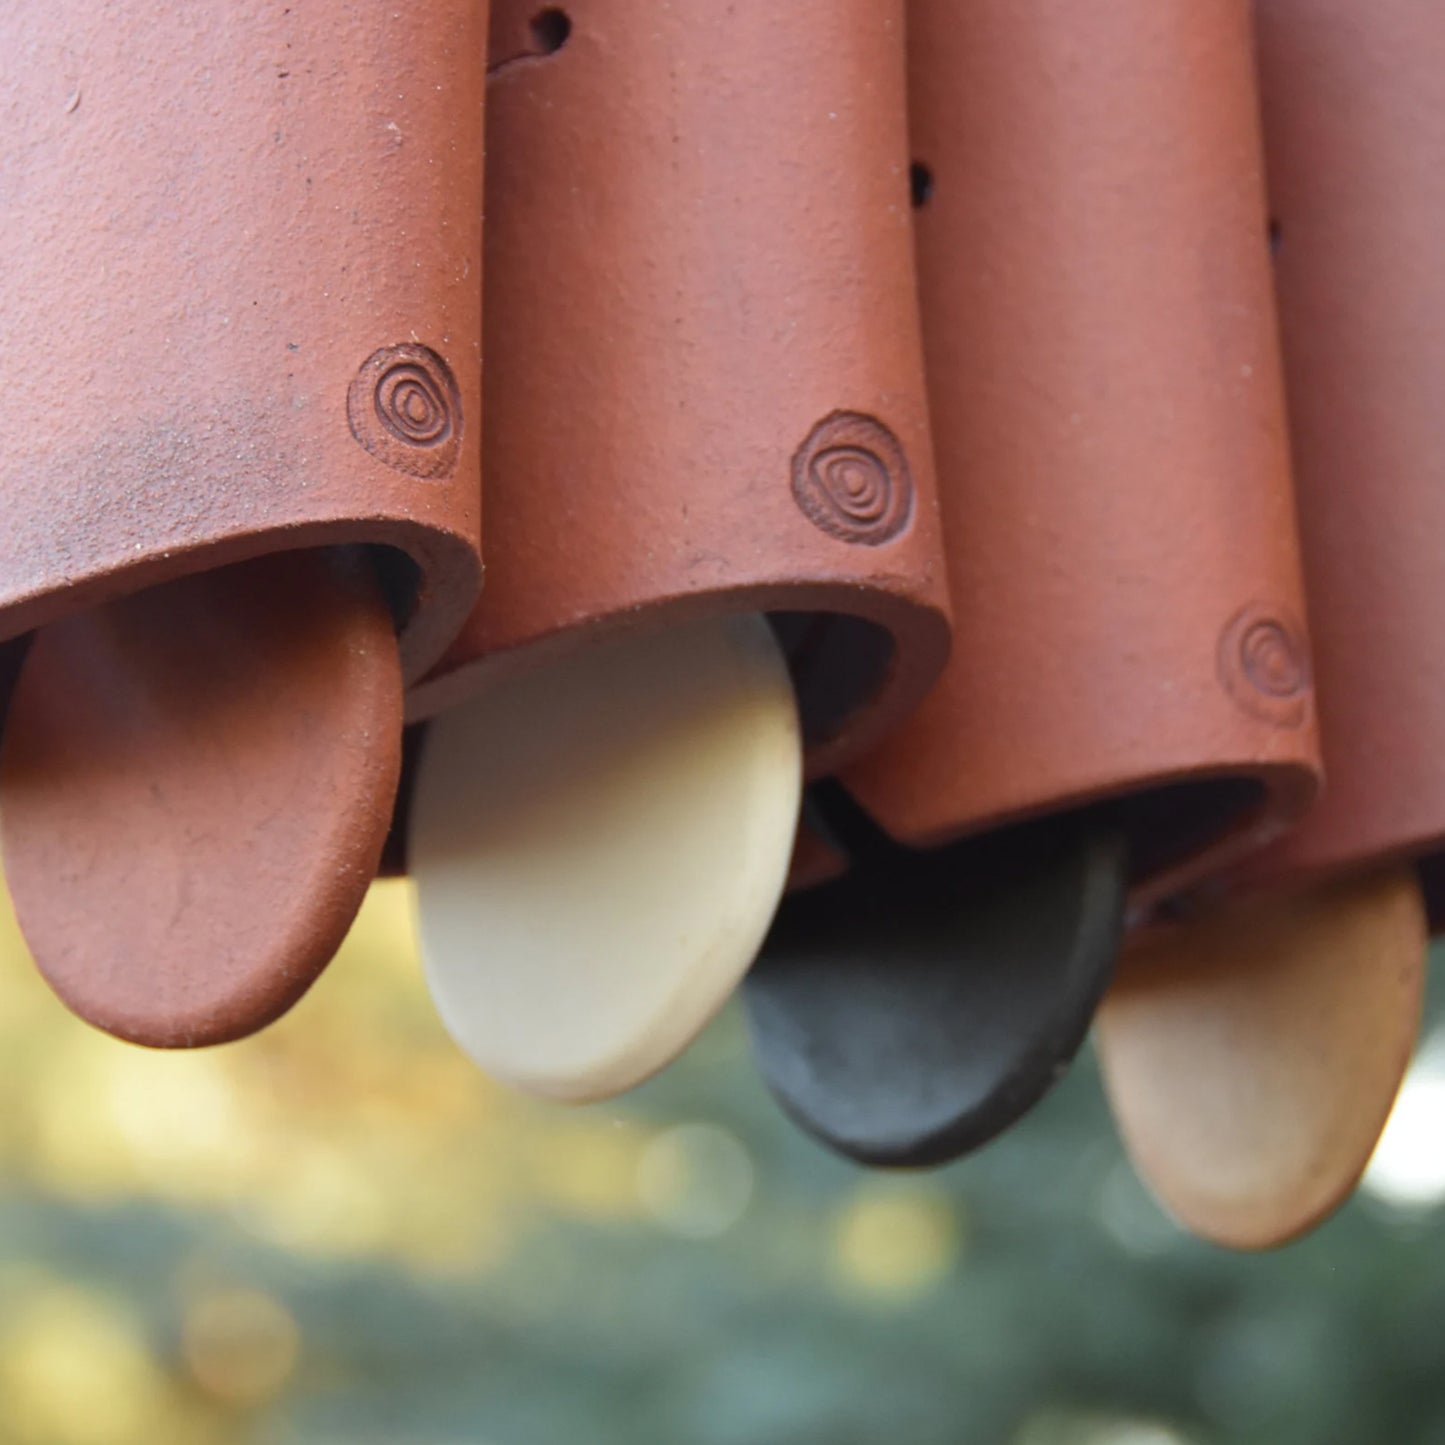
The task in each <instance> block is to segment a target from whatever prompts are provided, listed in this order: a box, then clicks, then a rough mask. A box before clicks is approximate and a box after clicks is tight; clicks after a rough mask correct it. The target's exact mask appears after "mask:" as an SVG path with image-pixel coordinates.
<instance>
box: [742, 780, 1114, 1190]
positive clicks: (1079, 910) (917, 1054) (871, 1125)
mask: <svg viewBox="0 0 1445 1445" xmlns="http://www.w3.org/2000/svg"><path fill="white" fill-rule="evenodd" d="M804 816H805V818H806V820H807V822H808V824H809V825H810V826H812V827H814V828H816V829H818V830H819V831H821V832H822V833H824V834H825V835H826V836H828V837H830V838H831V839H832V840H833V841H835V842H836V843H837V844H839V845H840V846H841V847H842V849H843V851H845V852H846V853H847V854H848V855H849V857H850V858H851V859H852V863H853V867H852V870H851V871H850V872H849V873H848V874H847V875H846V876H845V877H843V878H841V879H839V880H838V881H836V882H833V883H827V884H824V885H822V886H821V887H818V888H812V889H807V890H805V891H802V892H799V893H796V894H794V895H792V896H791V897H789V898H787V899H785V900H784V903H783V906H782V908H781V910H780V911H779V913H778V916H777V919H776V921H775V922H774V925H773V927H772V930H771V932H770V933H769V935H768V938H767V942H766V943H765V944H764V947H763V951H762V954H761V956H760V958H759V960H758V962H757V964H756V965H755V966H754V967H753V970H752V972H751V973H750V974H749V975H748V978H747V980H746V983H745V984H744V987H743V998H744V1001H745V1005H746V1010H747V1016H748V1024H749V1029H750V1032H751V1036H752V1046H753V1053H754V1056H755V1058H756V1061H757V1065H758V1068H759V1070H760V1071H761V1073H762V1075H763V1077H764V1079H766V1081H767V1084H768V1087H769V1088H770V1089H771V1090H772V1092H773V1094H774V1095H775V1096H776V1098H777V1099H778V1102H779V1103H780V1104H781V1105H782V1107H783V1108H784V1110H785V1111H786V1112H787V1113H788V1114H789V1115H791V1116H792V1118H793V1119H794V1120H795V1121H796V1122H797V1123H798V1124H799V1125H800V1126H801V1127H802V1128H803V1129H805V1130H807V1132H808V1133H810V1134H812V1135H814V1136H815V1137H816V1138H818V1139H819V1140H821V1141H822V1142H823V1143H824V1144H827V1145H829V1146H830V1147H831V1148H833V1149H835V1150H836V1151H838V1152H839V1153H841V1154H844V1155H847V1156H848V1157H850V1158H852V1159H855V1160H857V1161H859V1162H860V1163H863V1164H873V1165H884V1166H895V1167H905V1168H906V1167H920V1166H927V1165H935V1164H942V1163H946V1162H947V1161H948V1160H950V1159H954V1158H957V1157H958V1156H959V1155H961V1154H965V1153H967V1152H968V1151H969V1150H971V1149H976V1148H978V1147H979V1146H980V1145H981V1144H984V1143H986V1142H987V1141H988V1140H990V1139H992V1138H994V1137H995V1136H996V1135H997V1134H999V1133H1001V1132H1002V1131H1003V1130H1004V1129H1006V1128H1007V1127H1008V1126H1009V1125H1010V1124H1012V1123H1013V1122H1014V1121H1015V1120H1016V1119H1018V1118H1019V1117H1020V1116H1021V1115H1022V1114H1024V1113H1025V1112H1026V1111H1027V1110H1028V1109H1029V1108H1031V1107H1032V1106H1033V1105H1034V1104H1035V1103H1037V1102H1038V1100H1039V1099H1040V1098H1042V1097H1043V1095H1044V1094H1045V1093H1046V1092H1047V1091H1048V1089H1049V1088H1050V1087H1051V1086H1052V1085H1053V1084H1054V1083H1055V1082H1056V1081H1057V1080H1058V1079H1059V1078H1060V1077H1061V1076H1062V1075H1063V1073H1064V1071H1065V1070H1066V1069H1067V1068H1068V1065H1069V1063H1070V1062H1071V1060H1072V1059H1073V1057H1074V1054H1075V1053H1076V1052H1077V1051H1078V1048H1079V1045H1080V1044H1081V1043H1082V1042H1083V1039H1084V1036H1085V1034H1086V1033H1087V1032H1088V1028H1089V1023H1090V1020H1091V1019H1092V1018H1093V1015H1094V1010H1095V1008H1096V1007H1097V1005H1098V1003H1099V1000H1100V999H1101V997H1102V996H1103V993H1104V990H1105V988H1106V986H1107V985H1108V982H1109V978H1110V975H1111V973H1112V972H1113V968H1114V963H1115V960H1116V959H1117V957H1118V952H1119V946H1120V942H1121V937H1122V933H1123V917H1124V902H1125V893H1126V880H1127V872H1128V869H1127V860H1126V856H1125V855H1126V849H1125V844H1124V840H1123V835H1122V833H1120V832H1119V831H1117V830H1116V829H1114V828H1111V827H1108V826H1103V825H1101V824H1100V823H1099V821H1098V819H1097V818H1092V819H1089V820H1088V821H1087V822H1084V821H1082V820H1072V821H1071V820H1069V819H1059V818H1048V819H1044V820H1041V821H1039V822H1033V823H1026V824H1021V825H1018V826H1015V827H1012V828H1008V829H1004V830H999V831H995V832H992V833H989V834H988V835H986V836H984V837H981V838H978V839H970V840H966V841H964V842H961V843H955V844H951V845H949V846H947V847H943V848H937V849H930V850H927V851H922V850H918V849H913V848H905V847H903V846H901V845H899V844H897V843H895V842H893V841H892V840H891V839H890V838H888V837H887V836H886V835H885V834H884V833H883V832H882V830H881V829H880V828H878V826H877V825H876V824H875V823H873V822H872V820H871V819H870V818H868V817H867V815H866V814H864V812H863V811H862V809H861V808H859V806H858V805H857V804H856V803H855V802H854V801H853V799H852V798H851V797H850V796H849V795H848V794H847V793H846V792H845V791H844V790H843V789H842V787H841V786H840V785H838V784H837V783H835V782H831V781H829V782H825V783H821V784H818V785H816V786H815V787H814V788H813V789H811V790H810V792H809V795H808V799H807V804H806V807H805V814H804Z"/></svg>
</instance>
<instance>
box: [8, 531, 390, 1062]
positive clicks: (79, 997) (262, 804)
mask: <svg viewBox="0 0 1445 1445" xmlns="http://www.w3.org/2000/svg"><path fill="white" fill-rule="evenodd" d="M401 696H402V694H401V675H400V670H399V668H398V664H397V651H396V646H395V643H394V642H393V632H392V626H391V616H390V613H389V611H388V609H387V606H386V602H385V599H384V598H383V596H382V594H381V591H380V589H379V587H378V586H377V583H376V579H375V575H374V569H373V568H372V567H371V565H370V562H369V560H368V559H367V558H366V557H365V556H363V555H357V554H355V553H349V552H348V551H346V550H342V549H332V550H330V551H323V552H319V553H307V552H288V553H281V554H278V555H276V556H272V557H265V558H258V559H255V560H252V561H250V562H245V563H239V564H236V565H235V566H234V567H231V568H227V569H222V570H220V571H215V572H208V573H202V574H199V575H197V576H193V577H186V578H181V579H179V580H177V581H174V582H169V583H163V584H161V585H159V586H157V587H153V588H149V589H147V590H145V591H142V592H140V593H138V594H136V595H135V596H132V597H128V598H124V599H121V600H119V601H116V602H112V603H109V604H107V605H106V606H103V607H99V608H96V609H93V610H91V611H89V612H86V613H83V614H81V615H80V616H77V617H73V618H69V619H66V620H64V621H61V622H57V623H54V624H52V625H51V626H49V627H46V628H43V629H41V631H40V632H39V633H38V634H37V635H36V637H35V640H34V642H33V644H32V645H31V648H30V652H29V655H28V657H27V658H26V660H25V663H24V665H23V667H22V668H21V670H20V676H19V680H18V683H17V684H16V687H15V694H14V698H13V701H12V705H11V708H10V718H9V725H8V727H7V729H6V733H5V739H4V745H3V748H0V792H3V796H4V809H3V814H0V829H3V842H4V854H5V869H6V873H7V875H8V877H9V879H10V883H11V889H12V893H13V896H14V900H15V907H16V914H17V917H18V918H19V921H20V926H21V928H22V930H23V932H24V933H25V936H26V939H27V940H28V941H29V943H30V946H31V948H32V950H33V951H34V953H35V956H36V959H37V961H38V962H39V963H40V966H41V968H42V971H43V972H44V973H45V974H46V977H47V978H48V979H49V981H50V983H51V985H52V986H53V987H54V989H55V990H56V992H57V993H58V994H60V996H61V997H62V998H63V999H64V1000H65V1001H66V1003H67V1004H69V1005H70V1007H71V1008H73V1009H74V1010H75V1011H76V1012H77V1013H79V1014H80V1015H81V1016H82V1017H84V1018H86V1019H89V1020H90V1021H91V1022H92V1023H95V1024H97V1025H99V1026H100V1027H102V1028H105V1029H107V1030H109V1031H110V1032H112V1033H116V1034H119V1035H121V1036H122V1037H124V1038H129V1039H133V1040H135V1041H136V1042H139V1043H147V1044H154V1045H160V1046H183V1045H184V1046H191V1045H196V1044H204V1043H218V1042H221V1041H223V1040H225V1039H230V1038H235V1037H237V1036H239V1035H241V1034H245V1033H249V1032H251V1031H252V1030H254V1029H256V1028H259V1027H260V1026H261V1025H262V1024H264V1023H266V1022H268V1021H269V1020H270V1019H272V1018H274V1017H275V1016H276V1015H277V1014H279V1013H281V1012H282V1011H283V1010H285V1009H286V1008H288V1007H289V1006H290V1005H291V1004H292V1003H293V1002H295V1000H296V999H297V998H299V997H300V995H301V994H302V993H303V992H305V990H306V988H307V986H308V985H309V984H310V983H311V981H312V979H314V978H315V976H316V974H317V973H318V972H319V970H320V969H321V968H322V967H323V966H324V965H325V963H326V961H327V960H328V959H329V958H330V957H331V955H332V953H333V952H335V949H336V947H337V945H338V944H339V943H340V942H341V938H342V936H343V934H344V933H345V931H346V929H347V927H348V926H349V925H350V923H351V920H352V918H353V917H354V915H355V913H356V910H357V908H358V907H359V906H360V904H361V899H362V896H363V895H364V893H365V892H366V888H367V885H368V884H369V883H370V881H371V878H372V876H373V873H374V872H375V869H376V863H377V858H378V856H379V854H380V851H381V844H382V839H383V837H384V835H385V830H386V822H387V819H388V818H389V816H390V810H391V804H392V798H393V796H394V794H395V791H396V780H397V770H398V768H399V766H400V742H401V710H402V701H401Z"/></svg>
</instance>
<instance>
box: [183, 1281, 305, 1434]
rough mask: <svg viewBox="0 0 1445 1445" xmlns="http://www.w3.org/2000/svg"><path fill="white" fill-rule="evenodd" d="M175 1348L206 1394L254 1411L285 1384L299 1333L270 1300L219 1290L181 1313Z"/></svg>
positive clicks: (262, 1295)
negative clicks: (182, 1314) (178, 1348)
mask: <svg viewBox="0 0 1445 1445" xmlns="http://www.w3.org/2000/svg"><path fill="white" fill-rule="evenodd" d="M181 1348H182V1351H183V1353H184V1355H185V1360H186V1366H187V1368H188V1370H189V1371H190V1373H191V1376H192V1378H193V1379H194V1380H195V1381H196V1383H197V1384H198V1385H199V1386H200V1387H201V1388H202V1389H203V1390H205V1391H206V1393H207V1394H209V1395H212V1396H214V1397H215V1398H216V1399H217V1400H220V1401H222V1402H224V1403H225V1404H226V1405H230V1406H241V1407H255V1406H257V1405H262V1404H265V1403H266V1402H267V1401H269V1400H272V1399H274V1398H275V1397H276V1396H277V1395H278V1394H280V1393H281V1391H282V1389H283V1388H284V1387H285V1385H286V1382H287V1380H289V1379H290V1377H291V1374H292V1372H293V1371H294V1370H295V1368H296V1364H297V1360H298V1359H299V1357H300V1353H301V1331H300V1330H299V1329H298V1328H297V1325H296V1321H295V1320H294V1319H293V1318H292V1317H291V1314H290V1311H288V1310H287V1309H286V1307H285V1306H284V1305H283V1304H282V1303H281V1302H280V1301H279V1300H277V1299H275V1298H274V1297H273V1296H271V1295H269V1294H266V1293H264V1292H263V1291H261V1290H256V1289H224V1290H217V1291H214V1292H211V1293H207V1294H205V1295H202V1296H201V1297H200V1298H199V1299H198V1300H196V1301H194V1302H193V1303H192V1304H191V1305H190V1307H189V1308H188V1309H187V1310H186V1313H185V1320H184V1323H183V1325H182V1331H181Z"/></svg>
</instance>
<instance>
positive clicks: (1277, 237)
mask: <svg viewBox="0 0 1445 1445" xmlns="http://www.w3.org/2000/svg"><path fill="white" fill-rule="evenodd" d="M1283 235H1284V233H1283V232H1282V231H1281V229H1280V224H1279V222H1278V221H1271V222H1270V223H1269V254H1270V255H1271V256H1278V255H1279V243H1280V241H1281V240H1282V239H1283Z"/></svg>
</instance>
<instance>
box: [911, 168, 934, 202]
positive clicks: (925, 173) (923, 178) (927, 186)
mask: <svg viewBox="0 0 1445 1445" xmlns="http://www.w3.org/2000/svg"><path fill="white" fill-rule="evenodd" d="M908 189H909V192H910V194H911V195H912V197H913V209H914V210H915V211H916V210H917V209H918V208H919V207H920V206H926V205H927V204H928V198H929V197H930V196H931V195H932V194H933V172H932V171H931V170H929V169H928V167H927V166H926V165H924V164H923V162H922V161H914V162H913V164H912V165H911V166H909V167H908Z"/></svg>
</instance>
